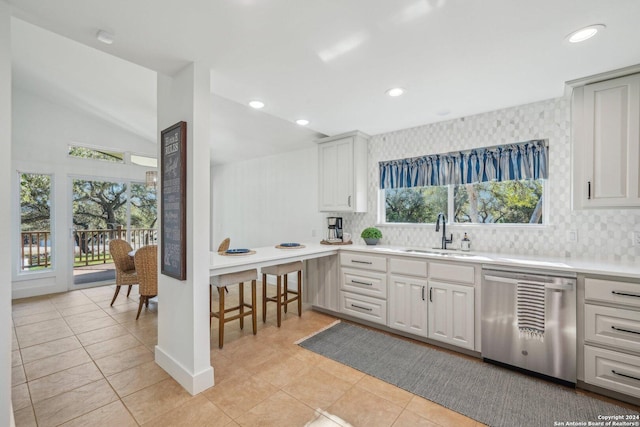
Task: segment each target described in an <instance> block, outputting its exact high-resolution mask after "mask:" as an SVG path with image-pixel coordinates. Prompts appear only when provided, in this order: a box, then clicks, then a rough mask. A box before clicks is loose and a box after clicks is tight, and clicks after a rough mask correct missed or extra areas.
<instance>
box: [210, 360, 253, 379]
mask: <svg viewBox="0 0 640 427" xmlns="http://www.w3.org/2000/svg"><path fill="white" fill-rule="evenodd" d="M236 362H237V361H236V360H235V359H233V358H228V357H226V356H223V355H222V354H221V353H215V354H213V355H212V356H211V366H213V371H214V372H213V375H214V380H215V383H216V384H219V383H221V382H222V381H224V380H226V379H227V378H233V377H240V376H250V375H252V372H250V371H248V370H247V369H245V368H244V367H242V366H240V365H239V364H238V363H236Z"/></svg>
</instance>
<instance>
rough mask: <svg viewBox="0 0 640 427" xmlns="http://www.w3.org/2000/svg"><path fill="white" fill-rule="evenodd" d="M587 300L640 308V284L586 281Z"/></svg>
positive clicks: (596, 280)
mask: <svg viewBox="0 0 640 427" xmlns="http://www.w3.org/2000/svg"><path fill="white" fill-rule="evenodd" d="M584 298H585V299H586V300H594V301H606V302H611V303H616V304H625V305H629V306H633V307H639V308H640V283H629V282H617V281H615V280H601V279H591V278H589V277H587V278H585V279H584Z"/></svg>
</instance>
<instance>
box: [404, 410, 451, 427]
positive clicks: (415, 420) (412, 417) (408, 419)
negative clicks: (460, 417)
mask: <svg viewBox="0 0 640 427" xmlns="http://www.w3.org/2000/svg"><path fill="white" fill-rule="evenodd" d="M414 426H415V427H440V424H436V423H434V422H431V421H429V420H427V419H425V418H422V417H421V416H420V415H418V414H416V413H414V412H411V411H409V410H404V411H402V413H401V414H400V416H399V417H398V419H397V420H396V422H395V423H393V427H414Z"/></svg>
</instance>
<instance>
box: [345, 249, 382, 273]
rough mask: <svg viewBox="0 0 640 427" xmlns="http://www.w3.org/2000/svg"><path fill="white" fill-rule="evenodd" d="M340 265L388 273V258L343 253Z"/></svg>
mask: <svg viewBox="0 0 640 427" xmlns="http://www.w3.org/2000/svg"><path fill="white" fill-rule="evenodd" d="M340 265H342V266H343V267H355V268H364V269H367V270H374V271H382V272H383V273H384V272H386V271H387V258H386V257H383V256H375V255H368V254H361V253H355V252H341V253H340Z"/></svg>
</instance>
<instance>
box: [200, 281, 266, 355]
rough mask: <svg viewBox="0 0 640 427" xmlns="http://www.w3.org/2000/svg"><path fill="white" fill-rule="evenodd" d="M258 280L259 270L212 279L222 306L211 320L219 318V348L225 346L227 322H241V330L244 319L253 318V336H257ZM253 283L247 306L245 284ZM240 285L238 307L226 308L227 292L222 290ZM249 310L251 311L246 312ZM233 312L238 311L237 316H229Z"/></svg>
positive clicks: (212, 313)
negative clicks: (225, 295) (249, 302)
mask: <svg viewBox="0 0 640 427" xmlns="http://www.w3.org/2000/svg"><path fill="white" fill-rule="evenodd" d="M257 279H258V270H256V269H255V268H254V269H252V270H245V271H239V272H237V273H229V274H222V275H220V276H213V277H212V278H211V285H212V286H216V287H217V288H218V295H219V296H220V305H219V309H218V311H216V312H213V311H211V312H210V316H209V318H210V319H211V318H213V317H215V318H217V319H218V325H219V327H218V347H220V348H222V346H223V345H224V325H225V323H227V322H231V321H232V320H238V319H239V320H240V329H243V328H244V318H245V317H246V316H251V323H252V325H253V335H255V334H256V332H257V329H258V325H257V320H256V319H257V314H256V308H257V307H256V281H257ZM245 282H251V304H247V303H245V302H244V283H245ZM236 283H237V284H238V285H239V286H240V288H239V290H238V294H239V297H238V298H239V299H238V305H237V306H234V307H229V308H225V306H224V294H225V292H224V291H223V290H222V288H225V289H226V288H227V286H230V285H234V284H236ZM209 307H211V299H209ZM246 308H248V309H249V310H245V309H246ZM232 311H238V313H237V314H234V315H232V316H229V315H228V313H230V312H232ZM209 326H211V321H210V322H209Z"/></svg>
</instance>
